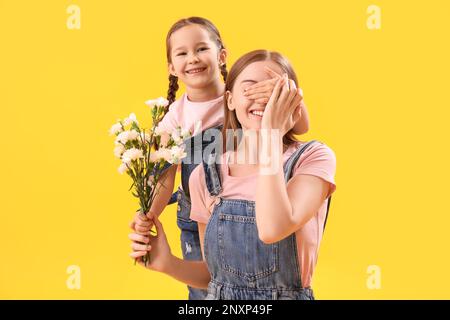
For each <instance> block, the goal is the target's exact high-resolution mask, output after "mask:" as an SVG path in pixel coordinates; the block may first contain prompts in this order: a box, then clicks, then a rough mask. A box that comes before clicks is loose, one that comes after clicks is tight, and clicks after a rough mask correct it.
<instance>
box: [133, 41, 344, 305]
mask: <svg viewBox="0 0 450 320" xmlns="http://www.w3.org/2000/svg"><path fill="white" fill-rule="evenodd" d="M266 67H269V68H271V69H272V70H274V71H276V72H278V73H280V74H281V73H284V74H285V75H284V76H283V77H282V78H281V79H279V80H278V81H277V84H276V86H275V88H274V90H273V92H272V94H271V96H270V100H269V101H268V103H267V104H260V103H256V102H255V101H254V100H251V99H248V98H247V95H246V89H247V88H248V87H249V86H250V85H251V84H253V83H257V82H260V81H263V80H266V79H267V78H268V75H267V74H266V73H265V72H264V69H265V68H266ZM289 79H291V80H289ZM296 79H297V78H296V75H295V73H294V71H293V69H292V67H291V66H290V64H289V63H288V62H287V60H286V59H285V58H284V57H283V56H281V55H280V54H279V53H276V52H270V51H265V50H257V51H253V52H250V53H247V54H246V55H244V56H242V57H241V58H240V59H239V60H238V61H237V62H236V63H235V64H234V66H233V67H232V68H231V70H230V73H229V75H228V78H227V81H226V87H225V90H226V100H225V107H226V108H225V121H224V128H223V129H224V131H223V138H224V139H225V138H226V131H225V130H226V129H231V130H237V129H238V128H241V129H242V130H243V135H244V136H246V133H247V132H251V131H256V132H257V133H258V137H259V138H258V141H257V147H256V148H255V146H250V147H251V148H250V150H246V149H245V148H243V147H242V145H243V142H244V141H245V139H240V141H239V146H238V147H237V148H236V147H235V146H233V145H231V146H230V145H229V144H230V141H229V140H227V139H225V141H226V146H225V147H226V150H227V152H225V153H223V154H212V157H213V158H215V157H216V158H217V159H218V160H220V161H216V162H211V161H204V162H203V165H201V166H198V167H196V169H195V170H194V171H193V172H192V174H191V178H190V181H189V186H190V196H191V204H192V208H191V215H190V217H191V219H192V220H194V221H197V222H198V230H199V235H200V240H201V241H200V243H201V246H202V248H201V249H202V252H203V257H204V260H203V261H186V260H181V259H178V258H177V257H175V256H174V255H172V253H171V250H170V247H169V245H168V243H167V239H166V236H165V233H164V229H163V227H162V225H161V223H160V222H159V220H158V217H157V215H154V216H152V217H151V218H152V219H153V221H154V223H155V226H156V230H157V235H156V236H152V235H148V232H147V234H145V235H144V234H136V233H135V234H132V235H131V236H130V238H131V239H132V240H134V243H133V245H132V247H133V251H134V252H133V253H132V254H131V256H132V257H133V258H138V262H139V263H140V264H141V265H144V264H143V263H142V256H144V255H145V254H146V252H148V251H150V252H151V257H152V258H151V262H150V263H149V264H147V268H149V269H151V270H155V271H159V272H163V273H166V274H168V275H170V276H172V277H174V278H175V279H178V280H179V281H182V282H184V283H186V284H188V285H189V286H191V287H195V288H207V292H208V294H207V297H206V299H252V300H259V299H314V295H313V292H312V289H311V279H312V276H313V270H314V267H315V265H316V262H317V254H318V250H319V245H320V241H321V238H322V234H323V227H324V224H325V220H326V213H327V202H328V199H329V197H330V196H331V194H332V193H333V192H334V190H335V188H336V187H335V183H334V175H335V167H336V160H335V156H334V153H333V151H332V150H331V149H330V148H328V147H327V146H325V145H324V144H322V143H319V142H315V141H311V142H309V143H303V142H300V141H296V140H295V139H293V138H292V136H290V135H289V134H288V133H289V130H290V128H292V127H293V126H294V123H295V121H296V118H297V117H298V114H297V113H296V109H297V108H298V105H299V102H300V100H301V99H302V96H301V95H300V90H299V89H297V80H296ZM277 133H278V135H277ZM252 150H270V153H269V156H266V157H264V154H263V153H261V155H262V156H261V157H260V158H259V161H258V163H257V164H249V163H247V162H245V163H231V162H230V161H228V159H230V158H234V159H236V156H239V153H240V152H248V153H251V152H253V151H252ZM269 169H270V170H269ZM148 230H149V229H146V231H148Z"/></svg>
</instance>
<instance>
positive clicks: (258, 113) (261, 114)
mask: <svg viewBox="0 0 450 320" xmlns="http://www.w3.org/2000/svg"><path fill="white" fill-rule="evenodd" d="M250 113H251V114H253V115H255V116H259V117H262V116H263V115H264V111H252V112H250Z"/></svg>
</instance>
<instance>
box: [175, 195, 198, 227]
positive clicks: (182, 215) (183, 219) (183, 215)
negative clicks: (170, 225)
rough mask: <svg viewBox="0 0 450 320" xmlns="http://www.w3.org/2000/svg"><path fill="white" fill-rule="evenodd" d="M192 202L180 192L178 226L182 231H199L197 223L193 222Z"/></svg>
mask: <svg viewBox="0 0 450 320" xmlns="http://www.w3.org/2000/svg"><path fill="white" fill-rule="evenodd" d="M190 215H191V202H190V201H189V200H187V199H186V197H185V196H184V195H182V194H181V192H178V205H177V224H178V227H179V228H180V229H181V230H189V231H197V232H198V225H197V222H196V221H194V220H191V218H190Z"/></svg>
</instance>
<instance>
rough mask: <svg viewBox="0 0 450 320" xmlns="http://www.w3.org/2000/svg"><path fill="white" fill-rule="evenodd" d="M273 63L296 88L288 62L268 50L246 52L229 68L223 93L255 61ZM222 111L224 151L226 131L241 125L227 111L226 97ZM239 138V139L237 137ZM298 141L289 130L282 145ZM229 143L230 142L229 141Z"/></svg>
mask: <svg viewBox="0 0 450 320" xmlns="http://www.w3.org/2000/svg"><path fill="white" fill-rule="evenodd" d="M267 60H270V61H273V62H275V63H276V64H278V65H279V66H280V68H281V70H283V71H284V72H286V73H287V75H288V78H289V79H292V80H294V82H295V85H296V86H297V87H298V81H297V75H296V74H295V71H294V69H293V68H292V66H291V64H290V63H289V61H288V60H287V59H286V58H285V57H284V56H283V55H281V54H280V53H278V52H276V51H268V50H254V51H251V52H248V53H246V54H244V55H243V56H242V57H240V58H239V59H238V60H237V61H236V62H235V63H234V64H233V66H232V67H231V69H230V72H229V73H228V77H227V80H226V83H225V92H227V91H230V92H231V91H232V90H233V86H234V84H235V82H236V79H237V77H238V76H239V75H240V74H241V72H242V71H243V70H244V69H245V68H246V67H247V66H248V65H250V64H251V63H253V62H257V61H267ZM224 110H225V119H224V124H223V129H222V137H223V142H224V150H228V149H227V136H226V130H227V129H239V128H242V126H241V124H240V123H239V120H238V118H237V116H236V111H235V110H229V109H228V101H227V99H226V97H225V98H224ZM238 138H239V137H238ZM296 141H298V140H297V139H296V138H295V136H294V133H293V130H292V129H291V130H290V131H288V132H287V133H286V134H285V135H284V136H283V144H284V145H286V146H289V145H291V144H292V143H295V142H296ZM230 142H231V141H230ZM237 144H238V141H237V138H236V137H234V143H233V146H234V150H236V148H237Z"/></svg>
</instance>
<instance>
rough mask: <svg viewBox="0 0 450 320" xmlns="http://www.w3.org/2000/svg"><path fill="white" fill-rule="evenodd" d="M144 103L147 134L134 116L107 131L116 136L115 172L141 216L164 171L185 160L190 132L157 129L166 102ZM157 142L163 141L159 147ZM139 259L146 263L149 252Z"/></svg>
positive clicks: (164, 100)
mask: <svg viewBox="0 0 450 320" xmlns="http://www.w3.org/2000/svg"><path fill="white" fill-rule="evenodd" d="M145 103H146V104H147V105H148V106H149V107H150V108H151V116H152V126H151V128H150V129H149V130H148V131H147V130H146V129H144V128H140V127H139V124H138V121H137V119H136V115H135V114H134V113H131V114H130V115H129V117H128V118H125V119H124V120H120V119H119V120H118V121H117V123H115V124H114V125H113V126H112V127H111V129H110V135H115V136H116V140H115V148H114V155H115V156H116V157H117V158H120V159H121V161H122V163H121V164H120V166H119V169H118V170H119V172H120V173H121V174H123V173H125V172H126V173H127V174H128V175H129V176H130V177H131V179H132V180H133V183H132V185H131V187H130V189H129V190H131V189H132V188H133V187H134V190H133V191H132V194H133V196H135V197H137V198H138V199H139V203H140V208H139V209H138V211H140V212H141V213H142V214H146V213H147V212H148V211H149V210H150V208H151V206H152V203H153V200H154V199H155V197H156V195H157V193H158V191H159V190H158V188H157V186H158V182H159V180H160V178H161V175H162V174H163V173H164V170H165V169H166V168H167V167H168V166H169V165H171V164H178V163H180V162H181V160H182V159H183V158H184V157H186V152H185V150H184V140H185V139H187V138H189V137H190V132H189V131H186V130H184V129H182V128H181V127H178V128H177V129H176V130H175V131H174V132H172V133H168V132H164V131H163V130H161V129H160V128H158V123H159V122H160V121H161V120H162V118H163V115H164V110H165V108H166V107H167V105H168V101H167V100H166V99H164V98H158V99H156V100H149V101H146V102H145ZM162 137H164V139H161V138H162ZM161 140H164V141H167V142H166V143H165V144H164V145H162V143H161ZM143 258H144V259H143V261H144V263H147V262H148V261H149V259H150V255H149V253H147V256H145V257H143Z"/></svg>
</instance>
